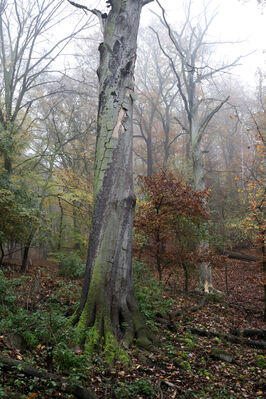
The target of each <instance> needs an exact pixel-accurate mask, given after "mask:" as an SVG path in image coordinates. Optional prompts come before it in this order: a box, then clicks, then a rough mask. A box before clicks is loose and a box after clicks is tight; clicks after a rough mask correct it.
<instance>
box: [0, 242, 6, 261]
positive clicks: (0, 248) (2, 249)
mask: <svg viewBox="0 0 266 399" xmlns="http://www.w3.org/2000/svg"><path fill="white" fill-rule="evenodd" d="M0 251H1V257H0V266H2V264H3V259H4V256H5V251H4V248H3V245H2V243H0Z"/></svg>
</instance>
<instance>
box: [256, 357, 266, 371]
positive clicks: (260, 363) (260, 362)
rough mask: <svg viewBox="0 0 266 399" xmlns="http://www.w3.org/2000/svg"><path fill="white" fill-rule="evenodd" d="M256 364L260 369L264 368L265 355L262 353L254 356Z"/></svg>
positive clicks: (265, 367) (265, 362) (265, 365)
mask: <svg viewBox="0 0 266 399" xmlns="http://www.w3.org/2000/svg"><path fill="white" fill-rule="evenodd" d="M255 363H256V366H257V367H259V368H260V369H266V357H265V356H263V355H258V356H256V359H255Z"/></svg>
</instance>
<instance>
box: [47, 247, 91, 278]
mask: <svg viewBox="0 0 266 399" xmlns="http://www.w3.org/2000/svg"><path fill="white" fill-rule="evenodd" d="M51 259H52V260H53V261H55V262H56V263H57V264H58V269H59V275H60V276H63V277H68V278H80V277H82V276H83V275H84V272H85V264H84V263H83V262H82V259H81V258H80V256H79V255H78V254H77V253H76V252H71V253H69V254H65V253H64V252H56V253H55V254H53V257H52V258H51Z"/></svg>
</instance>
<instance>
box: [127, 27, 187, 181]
mask: <svg viewBox="0 0 266 399" xmlns="http://www.w3.org/2000/svg"><path fill="white" fill-rule="evenodd" d="M166 39H167V38H166ZM139 53H140V54H139V56H138V60H139V61H138V64H137V68H136V85H137V89H138V91H137V101H136V103H135V115H136V117H135V120H134V122H135V125H136V126H137V127H138V129H136V132H135V135H134V138H135V139H137V140H135V143H136V145H135V153H136V155H137V156H139V157H141V158H142V159H143V160H144V162H145V163H146V164H147V175H148V176H151V175H152V173H154V171H155V170H154V169H155V168H156V167H158V166H160V167H161V168H163V169H165V168H166V167H167V164H168V161H169V157H170V155H171V153H173V151H174V150H173V145H174V144H175V142H176V141H177V139H178V138H179V137H180V135H181V134H182V130H181V129H180V127H179V126H178V124H177V122H176V120H175V118H174V114H175V113H176V108H177V102H176V97H177V94H178V90H177V88H176V83H175V79H174V76H173V73H172V70H171V67H170V66H169V63H168V62H167V61H166V60H165V59H164V58H162V55H161V51H160V48H159V47H158V46H156V44H155V45H154V40H153V37H152V36H151V33H149V31H144V32H143V34H142V36H141V41H140V50H139ZM139 139H141V140H142V141H143V142H144V146H145V150H146V151H145V154H140V151H141V148H142V146H137V144H138V143H139ZM139 147H140V148H139ZM138 148H139V150H138ZM143 155H144V156H143ZM145 155H146V156H145Z"/></svg>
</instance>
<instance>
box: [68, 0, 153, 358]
mask: <svg viewBox="0 0 266 399" xmlns="http://www.w3.org/2000/svg"><path fill="white" fill-rule="evenodd" d="M150 1H151V0H150ZM150 1H147V0H146V1H145V0H112V1H111V2H110V3H111V9H110V12H109V14H108V16H107V18H102V20H103V23H104V39H103V43H101V44H100V47H99V51H100V66H99V68H98V78H99V108H98V124H97V143H96V157H95V159H96V161H95V181H94V211H93V219H92V228H91V235H90V241H89V248H88V258H87V264H86V272H85V280H84V284H83V292H82V299H81V302H80V306H79V309H78V311H77V312H76V314H75V316H74V320H73V321H74V323H75V324H76V325H77V330H78V332H79V336H80V339H81V341H83V342H84V343H85V349H86V350H88V351H89V352H92V351H95V350H99V349H103V350H104V351H105V352H106V354H107V355H108V356H112V353H114V352H115V351H116V350H117V349H118V348H119V347H118V342H122V343H123V344H124V345H126V346H128V345H129V344H130V343H131V342H132V341H133V339H134V338H136V339H137V343H139V344H140V345H141V346H149V345H150V344H151V337H150V333H149V332H148V330H147V329H146V326H145V323H144V320H143V319H142V316H141V314H140V312H139V309H138V305H137V301H136V298H135V294H134V288H133V280H132V226H133V217H134V210H135V202H136V200H135V194H134V191H133V173H132V138H133V132H132V107H133V100H134V78H133V74H134V67H135V60H136V46H137V33H138V27H139V20H140V14H141V9H142V7H143V5H145V4H147V3H148V2H150ZM118 350H119V349H118Z"/></svg>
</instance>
